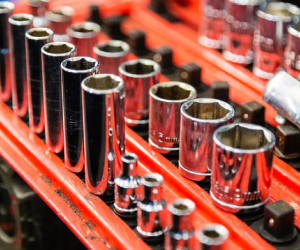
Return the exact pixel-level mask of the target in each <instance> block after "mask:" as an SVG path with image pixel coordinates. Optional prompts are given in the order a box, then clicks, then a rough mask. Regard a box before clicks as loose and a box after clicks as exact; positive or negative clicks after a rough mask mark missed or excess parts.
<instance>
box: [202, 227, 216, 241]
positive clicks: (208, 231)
mask: <svg viewBox="0 0 300 250" xmlns="http://www.w3.org/2000/svg"><path fill="white" fill-rule="evenodd" d="M203 234H204V235H205V236H206V237H209V238H212V239H216V238H219V237H220V234H219V233H218V232H217V231H216V230H214V229H204V230H203Z"/></svg>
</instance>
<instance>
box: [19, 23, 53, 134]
mask: <svg viewBox="0 0 300 250" xmlns="http://www.w3.org/2000/svg"><path fill="white" fill-rule="evenodd" d="M25 36H26V67H27V84H28V114H29V128H30V130H31V131H32V132H34V133H37V134H40V133H42V132H43V131H44V126H45V119H44V105H43V79H42V59H41V54H40V51H41V48H42V47H43V46H44V45H45V44H47V43H50V42H51V40H52V38H53V31H52V30H50V29H47V28H33V29H30V30H28V31H27V32H26V34H25Z"/></svg>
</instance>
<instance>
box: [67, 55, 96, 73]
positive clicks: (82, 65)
mask: <svg viewBox="0 0 300 250" xmlns="http://www.w3.org/2000/svg"><path fill="white" fill-rule="evenodd" d="M96 64H97V62H96V61H95V60H87V59H85V58H74V57H73V58H70V59H68V60H66V64H65V65H63V66H65V67H66V68H67V69H72V70H88V69H93V68H94V67H95V66H96Z"/></svg>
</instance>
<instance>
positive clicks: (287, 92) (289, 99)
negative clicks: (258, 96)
mask: <svg viewBox="0 0 300 250" xmlns="http://www.w3.org/2000/svg"><path fill="white" fill-rule="evenodd" d="M299 91H300V83H299V81H298V80H296V79H295V78H293V77H292V76H290V75H289V74H288V73H286V72H285V71H283V70H280V71H278V72H277V73H276V74H275V75H274V77H273V78H272V79H271V80H270V81H269V82H268V84H267V86H266V89H265V92H264V94H263V100H264V101H265V102H266V103H268V104H269V105H271V106H272V107H273V108H274V109H275V110H276V111H277V112H278V113H279V114H280V115H281V116H283V117H285V118H286V119H288V120H289V121H290V122H292V123H294V124H295V125H296V126H297V127H298V128H300V117H299V110H300V98H299V96H298V95H297V94H296V95H295V93H299Z"/></svg>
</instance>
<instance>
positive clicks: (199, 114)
mask: <svg viewBox="0 0 300 250" xmlns="http://www.w3.org/2000/svg"><path fill="white" fill-rule="evenodd" d="M229 112H230V110H228V109H226V108H224V107H223V106H222V105H220V104H219V103H218V102H210V103H205V102H194V103H193V104H192V105H191V106H190V107H189V108H188V109H187V110H186V113H188V114H189V115H190V116H192V117H194V118H198V119H203V120H217V119H222V118H224V117H225V116H226V115H227V114H228V113H229Z"/></svg>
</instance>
